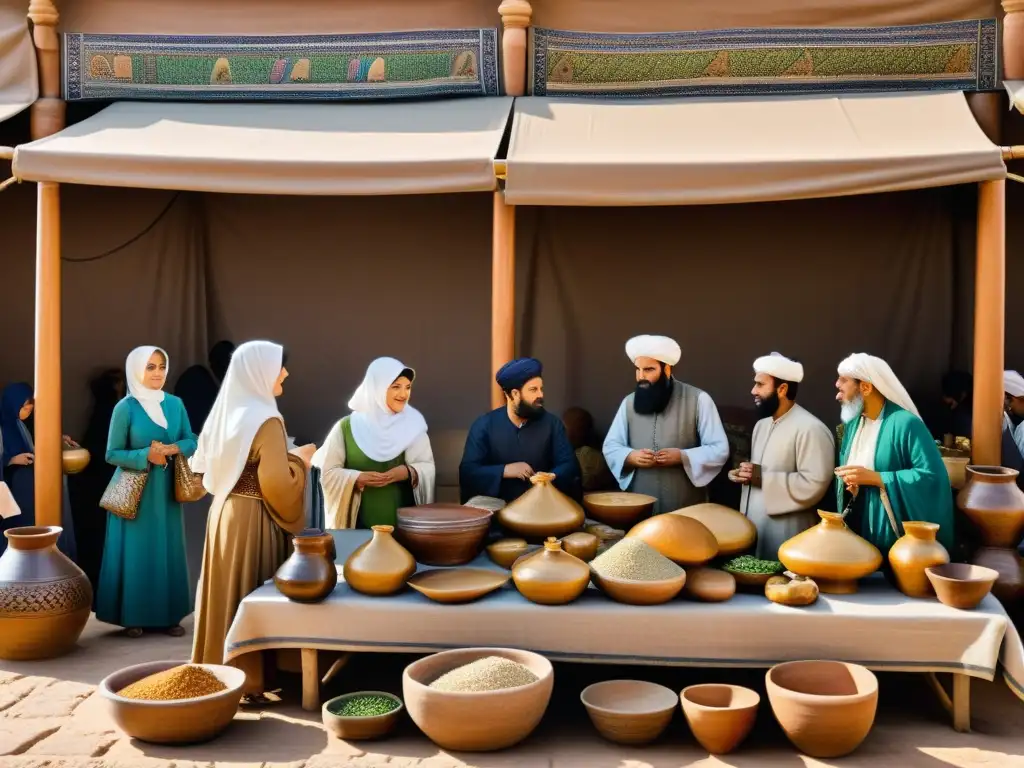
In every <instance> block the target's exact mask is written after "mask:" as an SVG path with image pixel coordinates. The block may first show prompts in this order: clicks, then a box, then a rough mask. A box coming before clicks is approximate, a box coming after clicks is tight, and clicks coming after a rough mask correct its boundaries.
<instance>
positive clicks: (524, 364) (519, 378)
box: [494, 357, 544, 392]
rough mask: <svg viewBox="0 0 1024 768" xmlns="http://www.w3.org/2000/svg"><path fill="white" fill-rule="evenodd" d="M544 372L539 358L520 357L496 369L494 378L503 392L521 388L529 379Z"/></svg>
mask: <svg viewBox="0 0 1024 768" xmlns="http://www.w3.org/2000/svg"><path fill="white" fill-rule="evenodd" d="M542 373H544V366H543V365H541V362H540V360H537V359H536V358H533V357H520V358H519V359H517V360H512V361H510V362H507V363H505V364H504V365H503V366H501V368H499V369H498V373H497V374H495V376H494V380H495V381H496V382H498V386H499V387H501V388H502V389H503V390H504V391H505V392H511V391H512V390H513V389H522V388H523V387H524V386H526V382H528V381H529V380H530V379H536V378H537V377H538V376H540V375H541V374H542Z"/></svg>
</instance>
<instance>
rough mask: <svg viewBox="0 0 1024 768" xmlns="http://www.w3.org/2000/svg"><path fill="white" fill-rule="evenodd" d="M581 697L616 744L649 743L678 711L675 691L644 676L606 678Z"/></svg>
mask: <svg viewBox="0 0 1024 768" xmlns="http://www.w3.org/2000/svg"><path fill="white" fill-rule="evenodd" d="M580 701H582V702H583V706H584V707H585V708H586V710H587V714H588V715H589V716H590V722H592V723H593V724H594V727H595V728H597V731H598V733H600V734H601V735H602V736H604V737H605V738H606V739H608V740H609V741H614V742H615V743H616V744H649V743H650V742H652V741H654V740H655V739H656V738H658V737H659V736H661V734H662V733H664V731H665V729H666V728H668V726H669V723H671V722H672V715H673V714H674V713H675V711H676V702H677V701H678V699H677V698H676V695H675V693H674V692H673V691H672V690H670V689H669V688H666V687H665V686H663V685H658V684H657V683H648V682H644V681H642V680H606V681H604V682H603V683H594V684H593V685H589V686H587V687H586V688H584V689H583V692H582V693H581V694H580Z"/></svg>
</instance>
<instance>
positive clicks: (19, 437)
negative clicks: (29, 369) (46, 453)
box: [0, 382, 35, 464]
mask: <svg viewBox="0 0 1024 768" xmlns="http://www.w3.org/2000/svg"><path fill="white" fill-rule="evenodd" d="M31 399H32V387H31V386H30V385H28V384H25V383H23V382H19V383H17V384H8V385H7V386H6V387H5V388H4V392H3V395H0V436H2V440H0V444H2V445H3V455H4V457H5V459H6V460H5V461H4V464H6V463H7V461H9V460H10V459H12V458H13V457H15V456H18V455H20V454H22V453H33V452H34V451H35V448H34V443H33V440H32V435H31V434H30V433H29V431H28V427H26V426H25V423H24V422H23V421H22V420H21V418H20V417H19V415H18V414H19V413H20V412H21V409H22V408H23V407H24V406H25V403H26V402H28V401H29V400H31Z"/></svg>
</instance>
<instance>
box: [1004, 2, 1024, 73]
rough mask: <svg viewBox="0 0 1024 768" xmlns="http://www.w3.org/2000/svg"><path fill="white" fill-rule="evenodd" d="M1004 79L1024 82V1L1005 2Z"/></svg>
mask: <svg viewBox="0 0 1024 768" xmlns="http://www.w3.org/2000/svg"><path fill="white" fill-rule="evenodd" d="M1003 12H1004V14H1005V15H1004V16H1003V77H1004V78H1006V79H1007V80H1024V0H1003Z"/></svg>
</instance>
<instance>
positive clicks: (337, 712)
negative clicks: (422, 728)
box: [320, 691, 405, 741]
mask: <svg viewBox="0 0 1024 768" xmlns="http://www.w3.org/2000/svg"><path fill="white" fill-rule="evenodd" d="M403 709H405V707H404V706H403V705H402V700H401V699H400V698H398V697H397V696H395V695H394V694H393V693H384V692H382V691H359V692H357V693H346V694H345V695H343V696H337V697H335V698H333V699H331V700H330V701H327V702H325V703H324V705H323V707H322V708H321V710H320V716H321V718H322V719H323V721H324V728H326V729H327V732H328V733H332V734H334V735H335V736H337V737H338V738H339V739H344V740H345V741H363V740H368V739H379V738H382V737H384V736H387V735H388V734H389V733H391V731H392V730H394V727H395V725H396V724H397V723H398V719H399V717H401V715H402V710H403Z"/></svg>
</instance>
